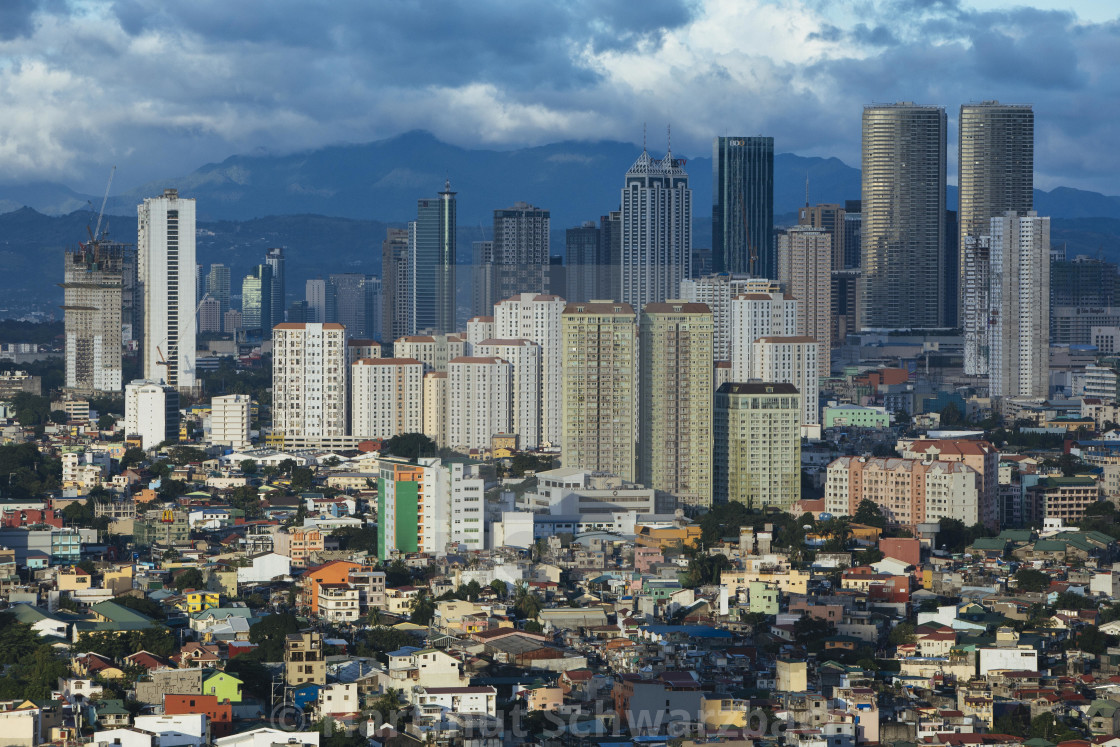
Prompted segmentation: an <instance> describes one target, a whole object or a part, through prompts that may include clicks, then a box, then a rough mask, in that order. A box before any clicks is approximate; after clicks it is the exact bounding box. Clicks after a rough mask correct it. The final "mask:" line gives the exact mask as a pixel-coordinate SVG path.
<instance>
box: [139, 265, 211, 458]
mask: <svg viewBox="0 0 1120 747" xmlns="http://www.w3.org/2000/svg"><path fill="white" fill-rule="evenodd" d="M192 269H193V268H192ZM191 290H192V292H193V290H194V284H193V283H192V284H191ZM124 430H125V436H126V437H129V436H139V437H140V448H142V449H144V450H145V451H147V450H148V449H154V448H155V447H156V446H159V445H160V444H161V443H163V442H164V441H171V442H177V441H178V440H179V392H178V390H176V389H175V388H174V387H173V386H171V385H165V384H161V383H159V382H156V381H147V380H144V379H137V380H136V381H132V382H129V383H128V384H127V385H126V386H125V388H124Z"/></svg>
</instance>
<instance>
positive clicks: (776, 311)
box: [731, 281, 797, 382]
mask: <svg viewBox="0 0 1120 747" xmlns="http://www.w3.org/2000/svg"><path fill="white" fill-rule="evenodd" d="M765 282H767V283H768V282H769V281H765ZM796 334H797V300H796V299H795V298H794V297H793V296H792V295H790V294H789V293H782V292H781V291H780V290H778V288H777V286H776V285H774V286H772V287H769V288H768V289H767V290H766V291H764V292H763V291H754V290H752V291H750V292H748V293H742V294H740V295H738V296H734V297H732V299H731V380H732V381H739V382H742V381H747V380H749V379H751V378H753V377H754V366H753V364H752V361H753V357H754V341H755V340H757V339H759V338H760V337H767V336H778V337H790V336H792V335H796ZM766 381H777V380H776V379H766Z"/></svg>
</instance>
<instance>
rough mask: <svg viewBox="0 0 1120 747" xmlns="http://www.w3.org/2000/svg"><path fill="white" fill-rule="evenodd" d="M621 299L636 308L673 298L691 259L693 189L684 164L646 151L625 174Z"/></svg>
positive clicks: (671, 155) (687, 275) (666, 156)
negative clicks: (658, 157)
mask: <svg viewBox="0 0 1120 747" xmlns="http://www.w3.org/2000/svg"><path fill="white" fill-rule="evenodd" d="M620 199H621V203H620V204H621V206H622V214H621V220H622V260H621V261H622V267H621V270H622V276H621V283H622V289H621V291H622V293H621V300H622V302H623V303H626V304H629V305H630V306H632V307H633V308H634V310H635V311H640V310H641V308H642V307H643V306H645V305H646V304H647V303H660V302H662V301H665V300H666V299H668V298H672V297H674V296H676V294H677V292H678V290H679V289H680V285H681V281H682V280H684V279H685V278H687V277H689V275H690V272H689V268H690V265H691V262H692V190H691V189H689V187H688V173H687V172H686V171H685V170H684V162H683V161H681V160H679V159H676V158H673V154H672V153H666V154H665V157H664V158H662V159H661V160H659V161H658V160H654V159H653V158H651V157H650V155H649V153H648V152H647V151H645V150H643V151H642V155H640V156H639V157H638V160H637V161H635V162H634V164H633V165H632V166H631V167H630V169H629V171H627V172H626V182H625V186H624V187H623V189H622V194H621V198H620Z"/></svg>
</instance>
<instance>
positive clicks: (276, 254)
mask: <svg viewBox="0 0 1120 747" xmlns="http://www.w3.org/2000/svg"><path fill="white" fill-rule="evenodd" d="M264 261H265V264H267V265H268V266H269V267H270V268H271V269H272V292H271V293H270V294H269V296H270V298H271V300H272V309H271V312H270V314H269V317H270V321H269V325H268V326H269V328H272V327H275V326H276V325H277V324H279V323H280V322H282V321H284V308H285V307H286V306H287V305H288V302H287V298H288V285H287V281H286V271H285V269H284V250H283V249H282V248H281V247H272V248H271V249H269V250H268V253H267V254H266V255H265V258H264Z"/></svg>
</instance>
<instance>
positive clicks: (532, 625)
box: [525, 620, 541, 633]
mask: <svg viewBox="0 0 1120 747" xmlns="http://www.w3.org/2000/svg"><path fill="white" fill-rule="evenodd" d="M525 632H526V633H539V632H541V624H540V623H539V622H537V621H536V620H529V621H528V622H526V623H525Z"/></svg>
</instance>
